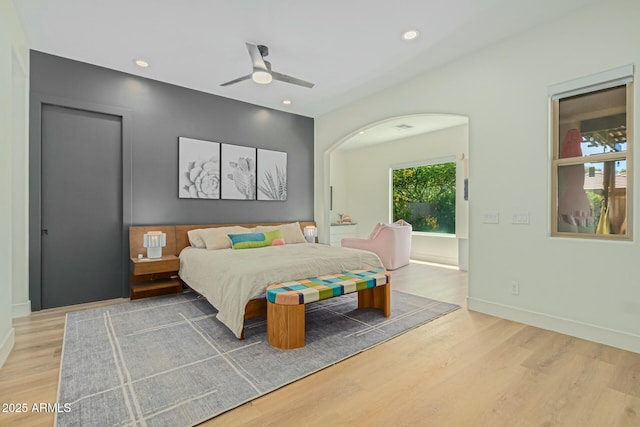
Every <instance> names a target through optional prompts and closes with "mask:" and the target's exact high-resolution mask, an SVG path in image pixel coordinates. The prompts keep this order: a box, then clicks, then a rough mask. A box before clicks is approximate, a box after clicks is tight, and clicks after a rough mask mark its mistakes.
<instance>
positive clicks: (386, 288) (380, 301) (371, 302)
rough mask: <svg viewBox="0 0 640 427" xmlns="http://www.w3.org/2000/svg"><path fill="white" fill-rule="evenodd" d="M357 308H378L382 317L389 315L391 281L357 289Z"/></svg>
mask: <svg viewBox="0 0 640 427" xmlns="http://www.w3.org/2000/svg"><path fill="white" fill-rule="evenodd" d="M358 308H379V309H380V310H382V312H383V313H384V317H389V316H391V283H387V284H386V285H382V286H376V287H374V288H368V289H364V290H362V291H359V292H358Z"/></svg>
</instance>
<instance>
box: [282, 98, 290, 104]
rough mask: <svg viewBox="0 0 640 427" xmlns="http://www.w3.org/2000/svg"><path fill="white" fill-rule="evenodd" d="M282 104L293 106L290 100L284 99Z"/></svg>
mask: <svg viewBox="0 0 640 427" xmlns="http://www.w3.org/2000/svg"><path fill="white" fill-rule="evenodd" d="M282 103H283V104H284V105H291V100H290V99H283V100H282Z"/></svg>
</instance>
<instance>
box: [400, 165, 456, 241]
mask: <svg viewBox="0 0 640 427" xmlns="http://www.w3.org/2000/svg"><path fill="white" fill-rule="evenodd" d="M391 176H392V197H393V200H392V205H393V220H394V221H397V220H399V219H403V220H405V221H407V222H408V223H410V224H411V225H412V226H413V231H423V232H430V233H444V234H455V233H456V162H455V161H451V162H445V163H435V164H430V165H421V166H414V167H408V168H402V169H392V171H391Z"/></svg>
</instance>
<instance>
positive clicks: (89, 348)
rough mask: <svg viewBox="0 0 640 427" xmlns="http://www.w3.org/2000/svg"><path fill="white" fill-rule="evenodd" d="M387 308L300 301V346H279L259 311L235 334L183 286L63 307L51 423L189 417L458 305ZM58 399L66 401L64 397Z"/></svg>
mask: <svg viewBox="0 0 640 427" xmlns="http://www.w3.org/2000/svg"><path fill="white" fill-rule="evenodd" d="M391 301H392V309H391V312H392V315H391V317H389V318H386V317H383V316H382V314H381V312H380V310H375V309H362V310H358V309H357V297H356V295H355V294H349V295H344V296H341V297H339V298H332V299H329V300H323V301H320V302H316V303H314V304H310V305H307V306H306V345H305V346H304V347H303V348H300V349H295V350H279V349H276V348H273V347H271V346H270V345H269V343H268V342H267V341H266V321H265V319H264V318H256V319H251V320H250V321H249V322H248V323H247V325H246V327H245V339H244V340H242V341H241V340H238V339H237V338H235V336H234V335H233V334H232V333H231V332H230V331H229V330H228V329H227V328H226V327H225V326H224V325H222V323H220V322H219V321H217V320H216V319H215V314H216V310H215V308H213V307H212V306H211V305H210V304H209V303H208V302H207V301H206V300H204V299H202V298H200V297H198V296H197V295H195V294H193V293H183V294H179V295H172V296H166V297H157V298H148V299H143V300H137V301H133V302H128V303H124V304H119V305H113V306H107V307H102V308H97V309H92V310H86V311H80V312H73V313H69V314H67V319H66V325H65V336H64V345H63V354H62V362H61V368H60V382H59V387H58V400H57V402H58V403H59V404H60V405H64V406H62V407H63V408H65V410H64V411H60V412H59V413H58V414H57V418H56V423H57V426H60V427H62V426H83V427H87V426H177V427H179V426H192V425H196V424H198V423H200V422H203V421H205V420H208V419H210V418H213V417H215V416H216V415H219V414H221V413H222V412H225V411H228V410H230V409H232V408H235V407H237V406H239V405H241V404H243V403H245V402H248V401H250V400H252V399H255V398H257V397H259V396H262V395H264V394H266V393H269V392H270V391H273V390H275V389H278V388H280V387H282V386H284V385H286V384H289V383H291V382H293V381H295V380H297V379H300V378H303V377H305V376H307V375H309V374H312V373H314V372H317V371H318V370H320V369H323V368H326V367H327V366H330V365H332V364H335V363H337V362H339V361H341V360H344V359H345V358H348V357H350V356H353V355H355V354H358V353H360V352H362V351H365V350H367V349H369V348H371V347H374V346H376V345H378V344H380V343H382V342H384V341H387V340H389V339H390V338H393V337H395V336H397V335H400V334H402V333H404V332H406V331H408V330H410V329H413V328H415V327H417V326H420V325H423V324H425V323H427V322H430V321H432V320H434V319H436V318H438V317H440V316H443V315H444V314H447V313H450V312H452V311H454V310H456V309H458V308H460V307H459V306H457V305H454V304H448V303H444V302H440V301H434V300H430V299H427V298H422V297H418V296H415V295H409V294H406V293H402V292H397V291H393V292H392V298H391ZM67 404H68V405H67Z"/></svg>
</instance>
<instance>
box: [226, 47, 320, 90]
mask: <svg viewBox="0 0 640 427" xmlns="http://www.w3.org/2000/svg"><path fill="white" fill-rule="evenodd" d="M245 44H246V45H247V50H248V51H249V56H250V57H251V62H252V63H253V72H252V73H251V74H247V75H246V76H242V77H238V78H237V79H234V80H231V81H229V82H226V83H222V84H221V85H220V86H229V85H232V84H236V83H239V82H242V81H244V80H249V79H251V80H253V81H254V82H256V83H260V84H269V83H271V81H272V80H278V81H281V82H285V83H291V84H294V85H298V86H304V87H308V88H312V87H313V85H314V84H313V83H311V82H307V81H305V80H301V79H298V78H296V77H291V76H288V75H286V74H282V73H279V72H277V71H273V70H272V69H271V63H270V62H269V61H266V60H265V59H264V57H265V56H267V55H269V48H268V47H267V46H264V45H261V44H259V45H255V44H251V43H245Z"/></svg>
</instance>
